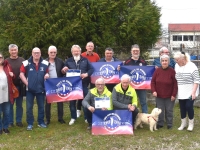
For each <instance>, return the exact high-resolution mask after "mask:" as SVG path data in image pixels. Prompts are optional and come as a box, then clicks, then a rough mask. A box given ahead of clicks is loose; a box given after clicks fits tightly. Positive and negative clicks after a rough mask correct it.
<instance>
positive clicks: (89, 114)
mask: <svg viewBox="0 0 200 150" xmlns="http://www.w3.org/2000/svg"><path fill="white" fill-rule="evenodd" d="M83 109H85V115H86V119H87V122H88V123H89V124H92V112H91V111H90V110H89V109H88V108H83Z"/></svg>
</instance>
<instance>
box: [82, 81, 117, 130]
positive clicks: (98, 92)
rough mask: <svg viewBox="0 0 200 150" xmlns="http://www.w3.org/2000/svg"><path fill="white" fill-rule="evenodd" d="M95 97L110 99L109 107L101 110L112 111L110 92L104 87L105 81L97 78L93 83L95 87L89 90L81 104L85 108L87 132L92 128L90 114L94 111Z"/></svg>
mask: <svg viewBox="0 0 200 150" xmlns="http://www.w3.org/2000/svg"><path fill="white" fill-rule="evenodd" d="M96 97H109V98H110V107H109V108H102V110H112V109H113V106H112V100H111V92H110V91H109V90H108V89H107V87H106V86H105V81H104V79H103V78H98V79H97V80H96V81H95V87H94V88H92V89H90V91H89V92H88V94H87V95H86V97H85V98H84V100H83V102H82V104H83V107H84V108H85V112H86V117H87V121H88V123H89V126H88V128H87V129H88V130H90V129H91V127H92V113H93V112H94V111H95V98H96Z"/></svg>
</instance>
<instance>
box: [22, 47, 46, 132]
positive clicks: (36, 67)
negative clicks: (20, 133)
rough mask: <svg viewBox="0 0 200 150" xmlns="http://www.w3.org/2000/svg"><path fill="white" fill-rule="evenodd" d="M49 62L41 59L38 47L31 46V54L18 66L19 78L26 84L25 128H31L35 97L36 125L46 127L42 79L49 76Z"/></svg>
mask: <svg viewBox="0 0 200 150" xmlns="http://www.w3.org/2000/svg"><path fill="white" fill-rule="evenodd" d="M48 65H49V62H48V61H46V60H43V59H42V57H41V51H40V49H39V48H38V47H35V48H33V50H32V56H31V57H30V58H29V59H28V60H25V61H23V64H22V66H21V68H20V78H21V80H22V82H23V83H24V84H25V85H26V86H27V92H26V121H27V123H28V126H27V130H32V129H33V122H34V116H33V104H34V98H35V97H36V100H37V105H38V119H37V121H38V126H39V127H41V128H46V127H47V126H46V124H45V123H44V100H45V89H44V80H45V79H47V78H49V74H48Z"/></svg>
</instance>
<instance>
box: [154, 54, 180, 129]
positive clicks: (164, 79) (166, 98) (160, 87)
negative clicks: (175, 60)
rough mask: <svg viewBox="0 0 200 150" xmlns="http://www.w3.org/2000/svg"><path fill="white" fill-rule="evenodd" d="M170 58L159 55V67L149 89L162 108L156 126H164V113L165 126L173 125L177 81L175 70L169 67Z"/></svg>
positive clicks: (158, 105) (169, 127) (170, 126)
mask: <svg viewBox="0 0 200 150" xmlns="http://www.w3.org/2000/svg"><path fill="white" fill-rule="evenodd" d="M169 62H170V58H169V56H168V55H166V54H164V55H162V56H161V57H160V63H161V67H159V68H157V69H156V71H155V72H154V74H153V78H152V80H151V91H152V93H153V96H155V97H156V104H157V107H158V108H160V109H162V113H161V114H160V115H159V119H158V122H157V128H158V129H159V128H162V127H163V126H164V115H166V116H165V118H166V122H167V128H168V129H171V128H172V126H173V108H174V102H175V97H176V94H177V90H178V89H177V81H176V79H175V71H174V69H173V68H171V67H169Z"/></svg>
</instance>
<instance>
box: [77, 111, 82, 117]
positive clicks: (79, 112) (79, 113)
mask: <svg viewBox="0 0 200 150" xmlns="http://www.w3.org/2000/svg"><path fill="white" fill-rule="evenodd" d="M76 114H77V118H79V117H80V116H81V110H77V111H76Z"/></svg>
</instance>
